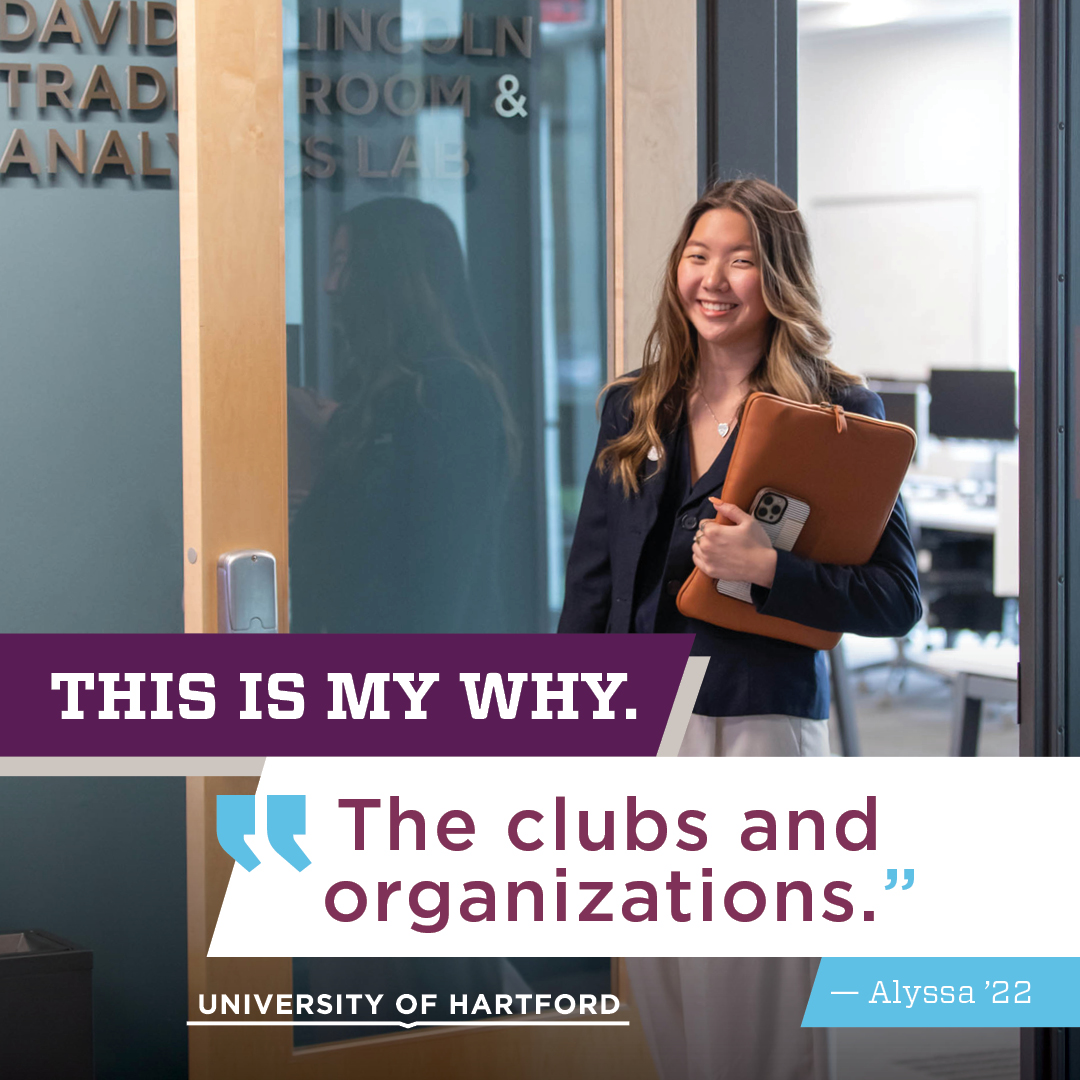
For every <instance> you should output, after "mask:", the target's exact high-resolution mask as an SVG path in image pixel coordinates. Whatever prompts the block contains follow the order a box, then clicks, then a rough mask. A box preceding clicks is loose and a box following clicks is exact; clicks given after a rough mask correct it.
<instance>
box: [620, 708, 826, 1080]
mask: <svg viewBox="0 0 1080 1080" xmlns="http://www.w3.org/2000/svg"><path fill="white" fill-rule="evenodd" d="M828 753H829V730H828V722H827V721H825V720H805V719H802V718H801V717H795V716H737V717H714V716H698V715H694V716H692V717H691V718H690V725H689V727H688V728H687V731H686V737H685V738H684V739H683V744H682V748H681V749H680V750H679V756H680V757H711V756H713V755H716V756H723V757H823V756H826V755H828ZM626 964H627V968H628V970H629V972H630V982H631V985H632V988H633V991H634V1000H635V1001H636V1003H637V1007H638V1011H639V1013H640V1015H641V1020H642V1025H643V1027H644V1029H645V1037H646V1038H647V1039H648V1042H649V1048H650V1049H651V1050H652V1055H653V1060H654V1061H655V1063H656V1067H657V1071H658V1072H659V1073H660V1076H661V1078H662V1080H830V1077H831V1075H832V1065H831V1060H830V1058H831V1055H830V1053H829V1045H828V1043H829V1039H828V1032H827V1031H824V1030H821V1029H815V1028H801V1027H800V1026H799V1025H800V1024H801V1022H802V1014H803V1010H804V1009H805V1008H806V1002H807V1000H808V998H809V996H810V988H811V986H812V985H813V982H814V975H815V973H816V972H817V965H818V961H817V960H816V959H809V958H806V957H702V958H698V957H684V958H681V959H680V958H678V957H647V958H637V959H634V958H628V959H627V961H626Z"/></svg>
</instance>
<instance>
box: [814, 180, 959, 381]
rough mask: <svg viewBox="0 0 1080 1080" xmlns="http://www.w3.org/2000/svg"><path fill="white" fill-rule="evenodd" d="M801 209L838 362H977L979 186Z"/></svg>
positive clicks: (927, 365) (909, 372)
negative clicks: (959, 192)
mask: <svg viewBox="0 0 1080 1080" xmlns="http://www.w3.org/2000/svg"><path fill="white" fill-rule="evenodd" d="M807 218H808V226H809V228H810V237H811V241H812V244H813V250H814V261H815V264H816V267H817V272H818V281H819V284H820V285H821V290H822V300H823V305H824V311H825V320H826V324H827V325H828V327H829V329H830V330H831V331H832V332H833V336H834V346H833V352H832V358H833V359H834V360H835V361H836V363H838V364H839V365H840V366H841V367H842V368H845V369H847V370H849V371H854V372H858V373H860V374H870V375H880V376H893V377H902V378H912V377H914V378H923V377H925V376H926V374H927V373H928V372H929V370H930V369H931V368H934V367H952V368H957V367H961V368H970V367H978V366H979V352H978V271H979V261H978V202H977V199H976V196H974V195H963V196H925V197H921V196H917V197H911V196H906V197H883V198H859V199H850V200H841V199H835V200H832V199H830V200H822V201H820V202H818V203H816V204H815V203H811V206H810V210H809V213H808V214H807Z"/></svg>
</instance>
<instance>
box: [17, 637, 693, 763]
mask: <svg viewBox="0 0 1080 1080" xmlns="http://www.w3.org/2000/svg"><path fill="white" fill-rule="evenodd" d="M692 642H693V637H692V636H691V635H656V636H647V635H633V634H630V635H603V634H597V635H555V634H520V635H495V634H492V635H480V634H478V635H429V634H417V635H406V634H402V635H385V636H383V635H306V634H280V635H275V634H265V635H262V634H260V635H250V636H245V635H222V636H218V635H214V634H116V635H111V634H110V635H68V634H40V635H38V634H23V635H7V636H5V637H4V638H3V654H2V655H3V659H2V661H0V670H2V672H3V679H4V691H5V693H4V702H5V715H4V719H5V721H6V722H5V724H4V737H3V742H2V746H3V754H4V755H5V756H9V757H11V756H22V755H33V756H43V755H54V756H55V755H63V756H80V755H93V756H100V755H109V756H114V755H138V756H274V757H285V756H308V755H433V756H444V755H523V756H529V755H533V756H537V755H605V756H606V755H628V756H629V755H644V756H651V755H653V754H655V753H656V751H657V748H658V747H659V744H660V739H661V736H662V735H663V731H664V726H665V724H666V722H667V718H668V713H669V712H670V710H671V706H672V702H673V700H674V697H675V693H676V690H677V689H678V686H679V681H680V679H681V677H682V674H683V669H684V667H685V665H686V659H687V657H688V656H689V654H690V647H691V644H692ZM463 673H464V674H466V675H467V676H469V677H468V678H466V679H465V680H464V681H463V680H462V679H461V675H462V674H463ZM129 674H130V675H132V676H134V678H133V679H131V680H129V679H128V676H129ZM564 674H565V675H567V676H572V677H570V678H567V679H566V680H562V679H561V676H562V675H564ZM140 675H141V676H142V678H141V680H140V679H139V678H138V676H140ZM425 675H427V676H431V675H437V676H438V678H437V679H430V678H429V679H427V680H425V678H424V676H425ZM475 676H479V677H478V678H476V677H475ZM620 676H623V677H624V678H620ZM140 713H141V714H142V715H139V714H140ZM421 713H423V714H424V715H423V716H421V715H420V714H421ZM574 713H576V715H571V714H574ZM80 714H81V715H80ZM545 714H548V715H545Z"/></svg>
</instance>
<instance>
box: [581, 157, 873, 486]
mask: <svg viewBox="0 0 1080 1080" xmlns="http://www.w3.org/2000/svg"><path fill="white" fill-rule="evenodd" d="M710 210H736V211H738V212H739V213H740V214H742V215H743V217H745V218H746V220H747V222H749V225H750V232H751V235H752V236H753V240H754V250H755V252H756V254H757V258H758V263H759V265H760V268H761V292H762V295H763V297H764V300H765V306H766V308H768V310H769V314H770V315H771V316H772V318H771V319H770V327H769V343H768V346H767V348H766V351H765V355H764V357H762V359H761V362H760V363H759V364H758V366H757V367H756V368H755V369H754V370H753V372H752V373H751V375H750V379H749V382H750V389H751V390H766V391H768V392H769V393H773V394H779V395H780V396H781V397H786V398H792V399H793V400H795V401H802V402H807V403H813V402H820V401H825V400H828V399H829V397H830V395H831V394H832V393H833V392H834V391H835V390H837V389H839V388H841V387H845V386H852V385H856V384H859V383H861V382H862V379H861V378H859V377H858V376H856V375H851V374H849V373H848V372H846V371H842V370H841V369H840V368H838V367H837V366H836V365H835V364H834V363H833V362H832V361H831V360H830V359H829V358H828V352H829V345H830V344H831V336H830V334H829V331H828V330H827V329H826V328H825V324H824V322H823V321H822V317H821V302H820V300H819V299H818V290H817V284H816V283H815V281H814V266H813V261H812V260H811V257H810V242H809V239H808V238H807V235H806V226H805V224H804V223H803V219H802V215H801V214H800V213H799V208H798V207H797V206H796V205H795V203H794V202H793V201H792V200H791V199H789V198H788V197H787V195H785V194H784V193H783V192H782V191H781V190H780V189H779V188H777V187H774V186H773V185H772V184H770V183H768V182H767V181H765V180H761V179H759V178H757V177H750V178H747V179H742V180H728V181H725V182H723V183H720V184H716V185H714V186H713V187H710V188H709V189H708V190H707V191H706V192H705V194H704V195H702V197H701V198H700V199H698V201H697V202H696V203H695V204H694V205H693V206H692V207H691V209H690V212H689V213H688V214H687V215H686V220H685V221H684V222H683V225H682V228H681V229H680V230H679V236H678V239H676V241H675V245H674V247H672V249H671V254H670V255H669V256H668V260H667V269H666V272H665V274H664V288H663V295H662V296H661V298H660V303H659V305H658V307H657V310H656V320H655V322H654V323H653V327H652V330H651V331H650V332H649V336H648V338H647V340H646V342H645V355H644V358H643V362H642V367H641V371H640V373H639V374H637V375H624V376H622V377H621V378H618V379H615V380H613V381H612V382H611V383H609V384H608V385H607V386H605V387H604V391H603V392H606V391H607V390H610V389H611V388H612V387H614V386H621V385H627V384H629V385H630V386H631V387H632V389H631V391H630V395H629V399H630V407H631V413H632V416H633V421H632V424H631V427H630V430H629V431H628V432H627V433H626V434H625V435H623V436H621V437H619V438H618V439H613V440H612V441H611V442H610V443H608V444H607V446H605V447H604V449H603V450H602V451H601V453H600V455H599V458H598V459H597V464H598V465H599V467H600V469H601V470H602V471H604V472H606V473H608V474H609V475H611V476H612V477H613V478H614V479H617V480H618V481H619V482H620V483H621V484H622V487H623V491H624V492H625V493H626V494H627V495H630V494H631V493H632V492H637V491H638V490H639V489H640V481H639V479H638V477H639V474H640V472H641V468H642V465H643V463H644V461H645V458H646V456H647V455H648V453H649V450H650V448H652V447H656V449H657V452H658V453H659V454H660V455H661V456H660V462H659V466H658V471H659V469H660V468H662V467H663V465H664V460H663V455H664V451H663V443H662V441H661V440H662V438H663V436H664V435H667V434H670V432H671V431H673V430H674V428H675V426H676V425H677V424H678V422H679V419H680V417H681V416H682V413H683V410H684V408H685V406H686V400H687V397H688V396H689V394H690V392H691V391H692V389H693V387H694V385H695V384H696V381H697V377H698V365H699V355H698V338H697V331H696V330H695V329H694V327H693V325H692V324H691V323H690V320H689V319H688V318H687V316H686V312H685V310H684V309H683V305H682V300H681V298H680V296H679V283H678V274H679V262H680V260H681V259H682V255H683V249H684V248H685V247H686V243H687V241H688V240H689V239H690V234H691V233H692V232H693V231H694V226H695V225H697V223H698V221H699V220H700V218H701V217H702V216H703V215H704V214H707V213H708V212H709V211H710Z"/></svg>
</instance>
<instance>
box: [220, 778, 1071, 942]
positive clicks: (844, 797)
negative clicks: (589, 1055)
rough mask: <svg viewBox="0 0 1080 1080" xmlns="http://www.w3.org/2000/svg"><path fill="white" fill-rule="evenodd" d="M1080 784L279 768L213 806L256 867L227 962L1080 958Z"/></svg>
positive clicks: (233, 924)
mask: <svg viewBox="0 0 1080 1080" xmlns="http://www.w3.org/2000/svg"><path fill="white" fill-rule="evenodd" d="M1078 781H1080V761H1077V760H1075V759H1072V760H1070V759H1027V760H1019V761H1018V760H1016V759H964V760H956V759H953V760H947V759H928V758H912V759H895V758H894V759H885V758H877V759H874V758H859V759H843V758H833V759H819V760H807V759H790V758H739V759H724V758H685V759H683V758H602V759H601V758H558V759H551V758H437V759H436V758H368V759H342V758H338V759H318V758H289V759H282V758H279V759H270V760H268V761H267V763H266V767H265V770H264V772H263V776H262V779H261V781H260V784H259V790H258V794H257V795H256V796H255V797H254V798H253V800H251V802H252V803H253V806H252V805H249V804H247V803H243V804H240V803H238V804H236V805H234V806H232V807H230V808H229V809H228V810H227V811H225V812H224V816H223V811H222V810H221V807H220V806H219V821H218V826H219V837H221V838H222V843H223V846H224V847H226V850H229V851H230V852H231V853H233V854H234V855H236V854H237V850H238V848H237V843H238V842H239V844H240V847H241V848H242V847H243V845H244V843H245V842H246V844H247V848H248V849H249V854H246V855H245V858H246V860H247V862H248V865H254V859H255V858H257V859H258V860H260V861H259V864H258V865H254V868H253V869H251V870H247V869H244V868H243V867H242V866H240V865H235V866H234V868H233V873H232V878H231V881H230V883H229V888H228V893H227V895H226V897H225V902H224V906H223V908H222V911H221V915H220V918H219V919H218V923H217V927H216V930H215V933H214V937H213V942H212V945H211V948H210V955H211V956H410V955H412V956H430V957H434V956H475V957H483V956H509V955H518V956H521V955H528V956H574V955H580V956H601V955H611V956H822V955H825V956H902V955H918V956H981V955H985V954H988V953H992V954H994V955H997V956H1057V955H1077V954H1080V926H1078V925H1077V923H1076V920H1074V919H1071V918H1068V917H1066V914H1065V913H1067V912H1068V911H1069V910H1070V908H1071V905H1072V902H1073V900H1074V898H1075V896H1076V895H1077V888H1078V885H1080V872H1078V868H1077V860H1076V857H1075V854H1074V845H1073V844H1072V843H1071V842H1070V834H1071V830H1072V829H1073V828H1074V823H1075V821H1076V820H1077V816H1078V796H1077V791H1078V789H1080V783H1078ZM282 796H291V797H292V798H284V799H283V798H281V797H282ZM297 796H304V799H303V800H300V799H297V798H296V797H297ZM237 798H241V797H237ZM343 801H344V802H343ZM376 801H377V803H378V805H376ZM364 803H366V804H367V805H363V804H364ZM268 808H269V815H268ZM249 810H250V812H251V813H252V814H253V815H254V817H253V818H249V819H247V824H244V821H245V817H244V815H245V814H246V813H247V812H248V811H249ZM395 817H396V818H397V820H396V821H395V820H394V819H395ZM305 819H306V820H305ZM421 823H422V832H423V847H422V849H418V843H419V836H418V833H419V832H420V831H421V829H420V826H421ZM252 829H253V830H254V831H253V832H252ZM268 829H269V834H268ZM294 834H295V841H294V840H293V839H292V837H293V835H294ZM268 835H269V838H268ZM271 841H273V842H271ZM361 847H362V849H361ZM395 847H396V850H395ZM590 848H596V850H591V849H590ZM240 854H244V852H243V851H242V850H241V851H240ZM305 859H310V865H306V866H304V868H303V869H297V868H296V866H294V865H293V864H296V865H304V863H305ZM290 860H291V861H290ZM1036 911H1039V912H1043V913H1044V917H1041V918H1033V917H1032V913H1033V912H1036ZM1055 912H1059V913H1061V917H1060V918H1055V917H1054V913H1055Z"/></svg>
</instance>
